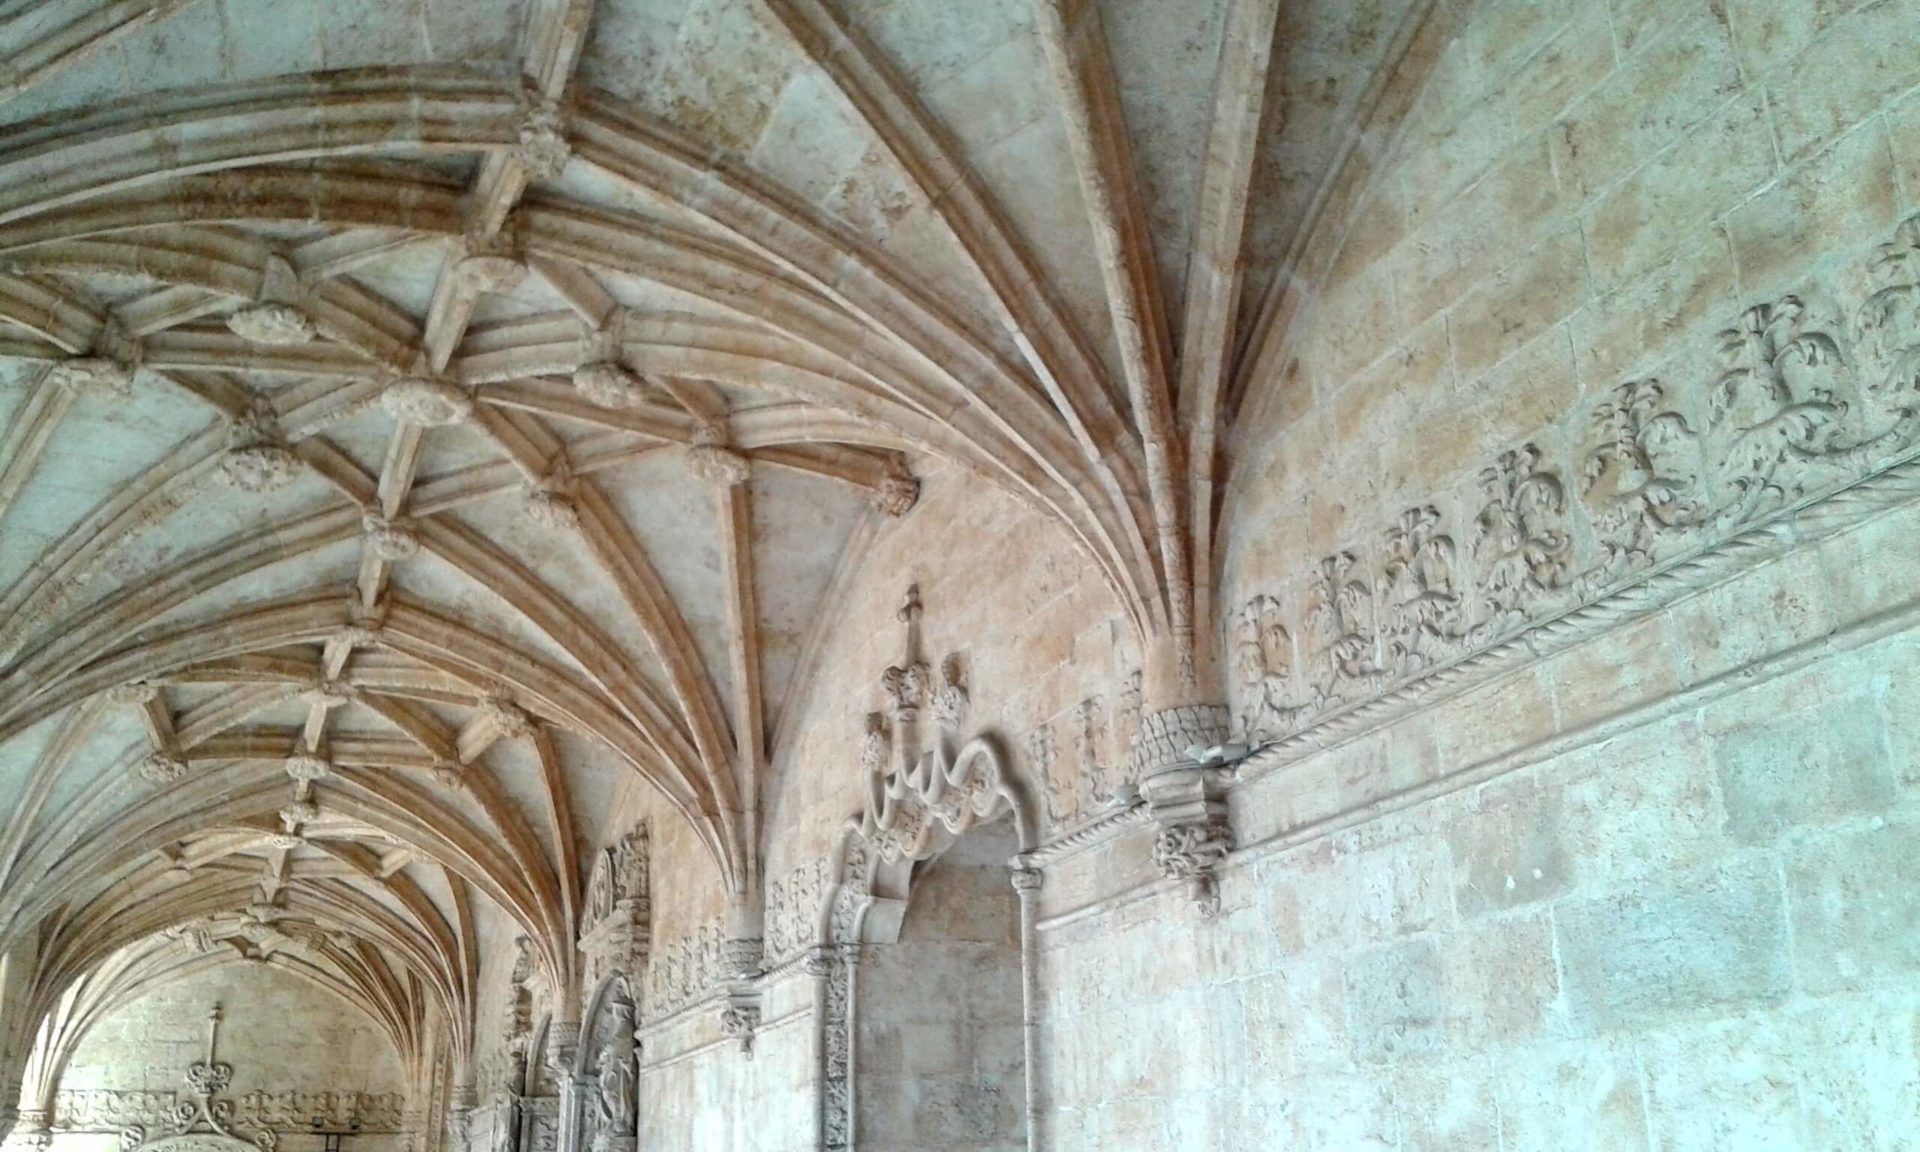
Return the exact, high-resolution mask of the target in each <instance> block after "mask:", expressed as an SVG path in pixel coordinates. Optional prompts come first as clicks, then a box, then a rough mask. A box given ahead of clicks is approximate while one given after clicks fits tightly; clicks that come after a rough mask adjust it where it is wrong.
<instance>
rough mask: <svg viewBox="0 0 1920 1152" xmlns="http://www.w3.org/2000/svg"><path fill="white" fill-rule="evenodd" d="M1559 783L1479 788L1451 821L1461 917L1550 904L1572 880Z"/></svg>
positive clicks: (1500, 784) (1510, 782)
mask: <svg viewBox="0 0 1920 1152" xmlns="http://www.w3.org/2000/svg"><path fill="white" fill-rule="evenodd" d="M1562 803H1563V801H1562V796H1561V791H1560V788H1559V787H1558V786H1557V785H1542V784H1540V783H1539V782H1537V781H1536V780H1534V779H1532V778H1530V777H1521V778H1519V779H1513V780H1504V781H1500V782H1497V783H1494V784H1491V785H1488V786H1486V787H1484V788H1482V789H1480V790H1479V791H1478V792H1477V793H1475V794H1474V795H1473V796H1472V797H1471V798H1470V799H1469V800H1468V801H1467V803H1466V805H1465V806H1464V808H1463V809H1462V811H1461V812H1460V813H1459V814H1458V815H1456V816H1454V817H1452V818H1451V819H1450V820H1449V822H1448V831H1447V836H1448V840H1449V843H1450V845H1451V848H1452V853H1453V862H1454V902H1455V905H1456V907H1458V908H1459V910H1460V915H1461V918H1462V919H1463V920H1470V919H1472V918H1473V917H1475V916H1479V915H1482V914H1484V913H1487V912H1492V911H1499V910H1503V909H1508V908H1515V907H1518V906H1520V905H1523V904H1531V903H1535V902H1537V901H1540V900H1548V899H1552V898H1553V897H1555V896H1558V895H1559V894H1560V893H1562V892H1564V891H1566V890H1567V888H1568V887H1569V885H1570V884H1571V883H1572V882H1573V868H1574V861H1573V859H1572V858H1571V857H1570V856H1569V855H1568V853H1567V846H1566V838H1565V834H1564V832H1563V824H1562V811H1561V809H1562Z"/></svg>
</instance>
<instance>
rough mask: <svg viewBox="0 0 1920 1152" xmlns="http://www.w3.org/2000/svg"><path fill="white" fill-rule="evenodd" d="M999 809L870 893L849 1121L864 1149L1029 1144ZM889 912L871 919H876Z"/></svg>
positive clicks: (952, 1151) (1019, 993) (1011, 895)
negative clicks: (875, 939)
mask: <svg viewBox="0 0 1920 1152" xmlns="http://www.w3.org/2000/svg"><path fill="white" fill-rule="evenodd" d="M1019 850H1020V844H1019V838H1018V835H1017V833H1016V830H1015V828H1014V821H1013V818H1012V814H1011V813H1007V814H1005V815H1003V816H1002V817H1001V818H999V819H997V820H995V821H993V822H992V823H990V824H985V825H976V826H975V827H974V828H972V829H970V830H968V831H967V832H966V833H965V834H964V835H962V836H960V837H958V838H957V839H954V840H953V841H952V842H951V843H950V844H949V845H948V846H947V847H946V848H945V849H944V850H942V851H940V852H938V853H937V854H935V855H932V856H930V857H929V858H927V859H925V860H921V861H917V862H915V863H914V864H913V866H912V871H911V875H910V878H909V882H908V891H907V893H906V895H905V898H904V899H902V900H897V901H894V900H882V901H878V902H877V903H876V907H875V909H874V910H873V911H872V912H870V914H869V915H870V917H872V919H870V922H869V923H870V927H871V928H872V929H873V930H874V931H875V932H884V933H887V934H889V935H891V936H892V939H891V941H890V942H887V943H879V944H876V945H875V946H874V947H872V948H870V949H869V950H868V954H867V956H866V958H865V960H864V962H863V964H862V966H861V972H860V979H859V981H858V982H857V983H856V985H855V988H854V992H853V1001H854V1003H853V1008H854V1011H853V1021H854V1026H853V1038H852V1039H853V1044H854V1067H855V1069H856V1070H857V1071H856V1076H857V1077H858V1086H857V1091H856V1093H855V1096H854V1099H855V1102H856V1103H855V1111H854V1125H855V1131H856V1132H858V1133H859V1136H860V1147H861V1148H862V1149H867V1150H870V1152H893V1150H905V1149H914V1150H916V1152H1010V1150H1012V1149H1018V1148H1025V1147H1026V1146H1027V1116H1026V1099H1025V1097H1026V1092H1025V1084H1026V1077H1027V1074H1028V1069H1027V1065H1026V1055H1025V1050H1024V1043H1023V1019H1024V1011H1023V1009H1024V1000H1023V983H1022V957H1021V944H1020V939H1021V937H1020V905H1019V900H1018V898H1017V895H1016V893H1015V891H1014V889H1013V887H1012V886H1011V885H1010V884H1009V883H1008V878H1007V865H1008V861H1009V860H1010V859H1012V858H1013V856H1014V855H1015V854H1016V853H1017V852H1018V851H1019ZM888 919H891V920H892V923H891V924H887V925H884V926H883V925H882V924H881V921H883V920H888Z"/></svg>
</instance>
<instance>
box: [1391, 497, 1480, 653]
mask: <svg viewBox="0 0 1920 1152" xmlns="http://www.w3.org/2000/svg"><path fill="white" fill-rule="evenodd" d="M1381 558H1382V561H1383V563H1382V567H1381V576H1382V579H1381V581H1380V602H1381V611H1382V616H1383V617H1384V619H1383V621H1382V627H1381V632H1382V636H1383V639H1384V641H1385V644H1384V647H1385V651H1386V662H1387V667H1386V671H1387V672H1388V673H1389V674H1390V675H1395V676H1406V675H1411V674H1413V673H1416V672H1419V671H1421V670H1423V669H1426V668H1430V667H1432V666H1433V665H1434V664H1436V663H1438V662H1439V661H1441V660H1444V659H1446V658H1447V657H1449V656H1452V655H1454V654H1455V653H1456V652H1457V651H1458V648H1459V644H1460V641H1461V639H1462V637H1463V635H1464V633H1465V631H1466V629H1465V626H1464V624H1463V623H1462V615H1463V613H1462V609H1461V605H1460V591H1459V588H1458V586H1457V585H1456V583H1455V581H1454V573H1453V564H1454V547H1453V537H1451V536H1449V535H1447V534H1445V533H1443V532H1441V531H1440V510H1439V509H1438V508H1435V507H1434V506H1433V505H1431V504H1427V505H1422V506H1420V507H1417V508H1409V509H1407V510H1406V511H1405V512H1403V513H1401V515H1400V520H1399V522H1398V523H1396V524H1395V525H1393V527H1391V528H1389V529H1387V534H1386V539H1385V541H1384V546H1383V548H1382V552H1381Z"/></svg>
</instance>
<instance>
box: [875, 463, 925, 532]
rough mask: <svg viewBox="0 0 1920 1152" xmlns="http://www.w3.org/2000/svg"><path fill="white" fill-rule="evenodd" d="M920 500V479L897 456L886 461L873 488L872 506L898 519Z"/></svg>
mask: <svg viewBox="0 0 1920 1152" xmlns="http://www.w3.org/2000/svg"><path fill="white" fill-rule="evenodd" d="M919 502H920V481H919V479H918V478H917V477H915V476H914V474H913V473H912V472H909V471H908V470H907V462H906V461H905V460H904V459H901V458H900V457H898V456H895V457H890V458H889V459H888V461H887V471H886V474H885V475H884V476H882V477H881V478H880V484H879V486H878V487H876V488H875V489H874V490H873V507H874V508H875V510H877V511H878V512H880V514H881V515H883V516H891V517H893V518H894V519H896V520H897V519H899V518H900V517H902V516H905V515H906V514H907V513H909V512H911V511H913V506H914V505H915V504H918V503H919Z"/></svg>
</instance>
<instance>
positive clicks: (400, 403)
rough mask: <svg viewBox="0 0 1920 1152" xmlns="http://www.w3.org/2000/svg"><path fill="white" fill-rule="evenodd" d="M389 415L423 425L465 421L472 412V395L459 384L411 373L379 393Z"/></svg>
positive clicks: (430, 426)
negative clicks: (429, 378)
mask: <svg viewBox="0 0 1920 1152" xmlns="http://www.w3.org/2000/svg"><path fill="white" fill-rule="evenodd" d="M380 407H382V408H384V409H385V410H386V412H387V415H389V416H391V417H393V418H394V419H395V420H398V421H401V422H402V423H406V424H413V425H416V426H418V427H421V428H441V427H445V426H447V425H450V424H460V423H464V422H465V421H466V419H467V417H468V416H470V415H472V413H473V396H472V395H471V394H470V393H469V392H468V391H467V390H466V389H465V388H462V387H460V386H459V385H458V384H454V383H451V382H449V381H446V380H428V379H425V378H423V377H418V376H409V377H405V378H403V379H399V380H395V381H394V382H392V383H391V384H388V385H387V386H386V389H385V390H384V391H382V392H381V393H380Z"/></svg>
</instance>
